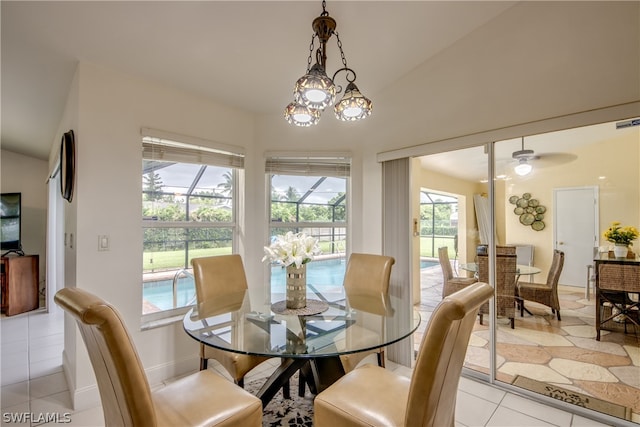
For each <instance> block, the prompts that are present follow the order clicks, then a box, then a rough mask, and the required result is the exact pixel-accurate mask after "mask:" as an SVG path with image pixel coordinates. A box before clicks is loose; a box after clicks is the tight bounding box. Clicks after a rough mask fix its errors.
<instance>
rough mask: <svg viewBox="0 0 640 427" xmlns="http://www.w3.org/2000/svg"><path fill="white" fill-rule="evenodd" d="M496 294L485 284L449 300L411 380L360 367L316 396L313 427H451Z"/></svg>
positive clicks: (431, 322) (429, 328)
mask: <svg viewBox="0 0 640 427" xmlns="http://www.w3.org/2000/svg"><path fill="white" fill-rule="evenodd" d="M492 296H493V288H492V287H491V286H489V285H488V284H486V283H474V284H473V285H470V286H468V287H466V288H464V289H462V290H461V291H458V292H456V293H454V294H452V295H449V296H447V297H446V298H445V299H444V300H442V301H441V302H440V304H439V305H438V307H437V308H436V310H435V311H434V312H433V315H432V316H431V319H430V320H429V324H428V326H427V330H426V331H425V334H424V337H423V338H422V342H421V344H420V349H419V350H418V358H417V360H416V364H415V368H414V369H413V374H412V376H411V378H410V379H409V378H406V377H404V376H401V375H399V374H396V373H394V372H391V371H389V370H386V369H384V368H381V367H379V366H375V365H372V364H367V365H363V366H360V367H358V368H356V369H354V370H353V371H351V372H348V373H347V374H346V375H345V376H343V377H342V378H340V379H339V380H338V381H336V382H335V383H334V384H332V385H331V386H329V387H328V388H327V389H325V390H324V391H322V392H321V393H320V394H318V395H317V396H316V398H315V401H314V405H313V407H314V425H315V426H316V427H325V426H330V427H335V426H341V427H342V426H412V427H415V426H429V427H444V426H447V427H453V426H454V418H455V407H456V394H457V391H458V383H459V380H460V372H461V371H462V365H463V363H464V358H465V354H466V351H467V346H468V344H469V337H470V336H471V332H472V330H473V326H474V323H475V317H476V315H477V313H478V308H479V307H480V305H481V304H483V303H484V302H485V301H487V300H488V299H489V298H491V297H492Z"/></svg>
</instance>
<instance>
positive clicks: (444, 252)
mask: <svg viewBox="0 0 640 427" xmlns="http://www.w3.org/2000/svg"><path fill="white" fill-rule="evenodd" d="M438 260H440V268H442V275H443V276H444V281H445V282H446V281H447V280H449V279H452V278H453V269H452V268H451V262H450V261H449V248H448V247H447V246H443V247H441V248H438Z"/></svg>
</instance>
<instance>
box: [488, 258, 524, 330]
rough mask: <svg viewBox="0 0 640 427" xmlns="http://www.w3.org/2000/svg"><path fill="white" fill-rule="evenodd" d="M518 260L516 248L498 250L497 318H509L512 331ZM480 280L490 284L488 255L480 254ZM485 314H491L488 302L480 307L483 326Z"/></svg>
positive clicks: (513, 326)
mask: <svg viewBox="0 0 640 427" xmlns="http://www.w3.org/2000/svg"><path fill="white" fill-rule="evenodd" d="M502 248H505V247H502ZM508 248H512V247H508ZM516 260H517V256H516V252H515V247H513V250H511V249H497V250H496V283H495V289H496V302H495V303H496V316H498V317H506V318H508V319H509V320H510V321H511V329H514V328H515V312H516V308H515V304H516V276H517V273H518V268H517V264H516ZM478 280H479V281H480V282H485V283H489V256H488V255H484V254H478ZM485 314H489V303H488V302H487V303H486V304H483V305H482V306H481V307H480V311H479V316H480V324H482V320H483V317H484V315H485Z"/></svg>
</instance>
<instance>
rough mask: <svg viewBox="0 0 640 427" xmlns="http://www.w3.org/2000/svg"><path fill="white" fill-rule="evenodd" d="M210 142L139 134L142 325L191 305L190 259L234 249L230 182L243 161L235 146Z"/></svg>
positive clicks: (233, 194) (233, 182)
mask: <svg viewBox="0 0 640 427" xmlns="http://www.w3.org/2000/svg"><path fill="white" fill-rule="evenodd" d="M187 142H191V143H187ZM196 144H197V145H196ZM205 144H206V145H205ZM213 145H215V144H214V143H210V142H205V141H200V140H195V139H194V138H188V137H176V136H174V135H168V136H167V135H165V134H164V133H160V132H158V131H152V130H146V132H144V131H143V138H142V151H143V156H142V158H143V160H142V230H143V235H144V238H143V275H142V300H143V307H142V314H143V315H144V316H145V319H147V320H153V319H155V318H156V317H159V318H162V317H168V316H171V315H174V314H178V313H180V312H182V311H184V309H182V310H180V308H182V307H188V306H191V305H193V304H194V303H195V288H194V281H193V275H192V274H191V259H192V258H196V257H203V256H211V255H220V254H230V253H233V252H234V251H235V236H236V235H237V223H236V216H237V215H236V213H237V200H238V197H237V191H238V190H237V186H236V182H237V181H238V175H239V174H240V173H241V172H242V168H243V165H244V156H243V154H242V152H241V151H240V149H237V148H236V152H232V151H228V147H225V148H226V149H225V150H221V149H214V148H210V146H213ZM234 148H235V147H234ZM176 310H178V311H176ZM154 313H159V314H155V315H154Z"/></svg>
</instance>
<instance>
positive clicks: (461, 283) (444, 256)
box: [438, 246, 477, 298]
mask: <svg viewBox="0 0 640 427" xmlns="http://www.w3.org/2000/svg"><path fill="white" fill-rule="evenodd" d="M438 259H439V260H440V267H441V268H442V276H443V283H442V298H444V297H446V296H449V295H451V294H453V293H454V292H458V291H459V290H460V289H463V288H466V287H467V286H469V285H471V284H473V283H475V282H477V280H476V279H475V278H474V277H457V276H454V275H453V269H452V268H451V262H450V261H449V248H447V247H446V246H444V247H442V248H438Z"/></svg>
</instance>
